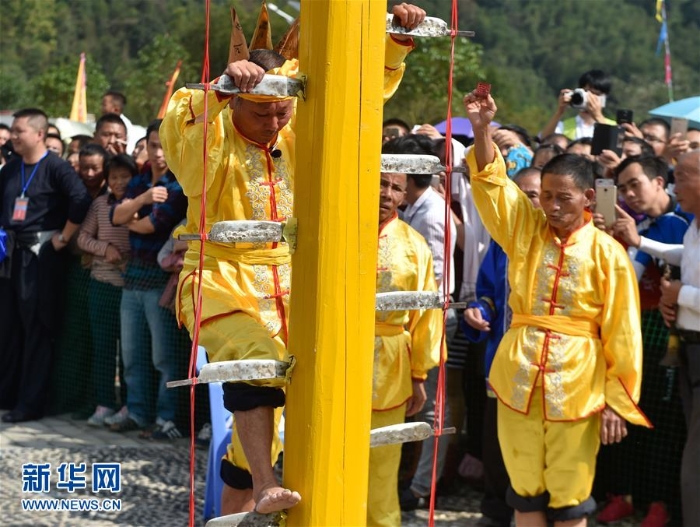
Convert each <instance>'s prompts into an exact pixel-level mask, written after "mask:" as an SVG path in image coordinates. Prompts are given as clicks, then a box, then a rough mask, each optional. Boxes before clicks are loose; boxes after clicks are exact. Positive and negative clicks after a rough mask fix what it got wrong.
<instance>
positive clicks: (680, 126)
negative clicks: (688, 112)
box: [671, 117, 688, 139]
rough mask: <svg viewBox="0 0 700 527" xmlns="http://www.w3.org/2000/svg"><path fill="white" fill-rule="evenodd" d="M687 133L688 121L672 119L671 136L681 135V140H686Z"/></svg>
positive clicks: (677, 118) (678, 118)
mask: <svg viewBox="0 0 700 527" xmlns="http://www.w3.org/2000/svg"><path fill="white" fill-rule="evenodd" d="M687 133H688V119H681V118H680V117H673V118H671V136H674V135H675V134H681V139H685V135H686V134H687Z"/></svg>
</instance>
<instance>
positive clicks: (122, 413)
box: [104, 406, 129, 426]
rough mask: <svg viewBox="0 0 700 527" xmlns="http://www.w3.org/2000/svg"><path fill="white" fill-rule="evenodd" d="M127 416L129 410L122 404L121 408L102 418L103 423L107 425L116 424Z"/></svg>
mask: <svg viewBox="0 0 700 527" xmlns="http://www.w3.org/2000/svg"><path fill="white" fill-rule="evenodd" d="M128 418H129V410H128V409H127V407H126V406H122V407H121V409H120V410H119V411H118V412H117V413H116V414H112V415H111V416H110V417H105V418H104V424H105V425H107V426H112V425H116V424H121V423H123V422H124V421H126V420H127V419H128Z"/></svg>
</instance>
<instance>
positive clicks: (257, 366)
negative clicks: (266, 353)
mask: <svg viewBox="0 0 700 527" xmlns="http://www.w3.org/2000/svg"><path fill="white" fill-rule="evenodd" d="M293 365H294V360H293V359H292V360H291V361H290V362H283V361H278V360H229V361H221V362H210V363H209V364H205V365H204V366H202V369H201V370H199V375H198V376H197V383H198V384H199V383H209V382H240V381H255V380H262V379H284V378H285V377H287V376H288V375H289V373H290V372H289V371H288V370H290V368H291V367H293ZM192 384H194V381H193V380H192V379H182V380H179V381H170V382H168V383H167V387H168V388H176V387H178V386H190V385H192Z"/></svg>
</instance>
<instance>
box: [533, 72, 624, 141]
mask: <svg viewBox="0 0 700 527" xmlns="http://www.w3.org/2000/svg"><path fill="white" fill-rule="evenodd" d="M611 88H612V81H611V80H610V77H608V76H607V75H606V74H605V73H603V72H602V71H600V70H591V71H587V72H586V73H584V74H583V75H581V78H580V79H579V80H578V89H577V90H571V89H568V88H565V89H563V90H561V92H559V104H558V106H557V110H556V112H554V115H552V118H551V119H550V120H549V122H548V123H547V124H546V125H545V127H544V128H543V129H542V132H541V133H540V137H547V136H548V135H550V134H553V133H558V134H564V135H565V136H566V137H568V138H569V139H580V138H582V137H593V127H594V125H595V123H605V124H615V122H614V121H612V120H610V119H607V118H606V117H605V116H604V115H603V108H605V101H606V98H607V96H608V94H609V93H610V90H611ZM569 106H570V107H572V108H575V109H577V110H579V113H578V115H576V116H574V117H570V118H569V119H564V120H563V121H562V120H561V118H562V116H563V115H564V112H565V111H566V109H567V108H568V107H569Z"/></svg>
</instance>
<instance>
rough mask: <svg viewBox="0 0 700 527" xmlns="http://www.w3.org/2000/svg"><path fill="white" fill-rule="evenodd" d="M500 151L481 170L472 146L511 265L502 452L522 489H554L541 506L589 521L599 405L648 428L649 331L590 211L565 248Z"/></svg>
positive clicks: (477, 190)
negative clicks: (642, 401)
mask: <svg viewBox="0 0 700 527" xmlns="http://www.w3.org/2000/svg"><path fill="white" fill-rule="evenodd" d="M494 150H495V155H496V158H495V160H494V162H493V163H491V164H489V165H487V166H486V167H485V168H484V169H483V170H482V171H481V172H479V171H478V169H477V167H476V159H475V154H474V152H473V151H472V152H470V153H469V155H468V156H467V162H468V164H469V168H470V173H471V182H472V192H473V196H474V203H475V204H476V207H477V209H478V211H479V215H480V216H481V219H482V221H483V223H484V225H485V227H486V229H487V230H488V231H489V234H491V236H492V237H493V239H494V240H495V241H496V242H497V243H498V244H499V245H500V246H501V247H502V248H503V250H504V251H505V252H506V254H507V255H508V258H509V262H510V263H509V267H508V281H509V283H510V288H511V293H510V297H509V301H508V303H509V306H510V307H511V309H512V311H513V320H512V323H511V326H510V329H509V330H508V331H507V332H506V334H505V336H504V337H503V340H502V341H501V344H500V346H499V347H498V351H497V352H496V356H495V358H494V361H493V365H492V367H491V372H490V375H489V384H490V385H491V387H492V388H493V390H494V392H495V393H496V395H497V397H498V399H499V408H498V435H499V441H500V442H501V448H502V452H503V459H504V461H505V465H506V468H507V470H508V474H509V476H510V479H511V485H512V487H513V490H514V491H515V493H516V494H517V496H520V497H524V498H528V499H541V498H543V496H547V495H546V494H545V491H547V492H548V493H549V498H548V500H547V503H545V504H543V505H542V506H543V507H544V508H545V509H546V508H549V509H562V510H563V509H567V508H574V509H575V510H574V511H572V514H573V515H574V516H573V517H583V516H585V515H586V514H590V513H591V510H594V507H595V504H594V502H592V500H591V498H590V493H591V489H592V485H593V477H594V474H595V461H596V454H597V451H598V448H599V445H600V436H599V430H600V418H599V415H598V414H597V412H600V411H601V410H602V409H603V408H604V407H605V405H606V404H607V405H609V406H610V407H612V409H614V410H615V411H616V412H617V413H618V414H619V415H620V416H621V417H622V418H624V419H625V420H627V421H629V422H631V423H634V424H638V425H643V426H650V424H649V422H648V420H647V419H646V417H645V416H644V414H643V413H642V412H641V411H640V410H639V408H638V407H637V404H636V403H637V401H638V400H639V393H640V388H641V379H642V338H641V322H640V316H641V315H640V308H639V294H638V289H637V283H636V279H635V273H634V270H633V268H632V265H631V263H630V260H629V257H628V256H627V254H626V252H625V250H624V249H623V248H622V246H621V245H620V244H619V243H618V242H617V241H615V240H614V239H613V238H612V237H610V236H609V235H608V234H606V233H604V232H603V231H601V230H599V229H597V228H596V227H595V226H594V225H593V222H592V221H591V214H590V213H588V212H585V213H584V214H585V223H584V225H583V226H582V227H581V228H579V229H578V230H576V231H574V232H573V233H572V234H571V235H570V236H569V238H568V239H567V240H566V241H565V242H564V243H562V241H561V240H560V239H559V238H558V237H557V236H556V234H555V233H554V232H553V231H552V230H551V228H550V226H549V224H548V222H547V219H546V216H545V215H544V212H543V211H542V210H538V209H535V208H534V207H533V206H532V204H531V202H530V200H529V198H528V197H527V196H526V195H525V194H524V193H523V192H522V191H520V189H519V188H518V187H517V185H516V184H515V183H513V182H512V181H511V180H510V179H509V178H508V177H507V175H506V168H505V163H504V161H503V158H502V157H501V154H500V152H499V151H498V149H497V148H495V147H494ZM545 177H554V176H545ZM509 503H510V504H511V505H512V506H515V508H516V509H518V507H519V506H521V504H520V502H517V501H514V502H510V501H509ZM525 510H527V509H525ZM566 519H571V518H566Z"/></svg>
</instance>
